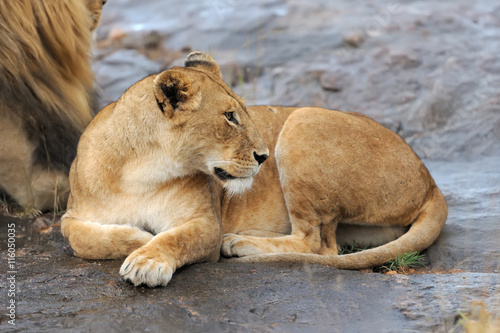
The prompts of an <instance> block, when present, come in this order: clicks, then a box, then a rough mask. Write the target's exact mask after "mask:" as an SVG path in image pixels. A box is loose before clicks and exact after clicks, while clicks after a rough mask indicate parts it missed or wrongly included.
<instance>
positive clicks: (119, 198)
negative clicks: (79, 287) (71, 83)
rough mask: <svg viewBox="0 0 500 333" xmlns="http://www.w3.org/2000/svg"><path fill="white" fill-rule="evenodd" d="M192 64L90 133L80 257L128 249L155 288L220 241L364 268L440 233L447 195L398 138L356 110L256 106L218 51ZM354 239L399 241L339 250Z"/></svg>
mask: <svg viewBox="0 0 500 333" xmlns="http://www.w3.org/2000/svg"><path fill="white" fill-rule="evenodd" d="M186 64H187V65H188V66H189V67H187V68H173V69H171V70H168V71H165V72H163V73H160V74H158V75H153V76H150V77H148V78H145V79H144V80H142V81H140V82H138V83H136V84H135V85H133V86H132V87H131V88H130V89H129V90H127V92H126V93H125V94H124V95H123V96H122V97H121V98H120V100H118V101H117V102H116V103H113V104H111V105H109V106H108V107H106V108H105V109H103V110H102V111H101V112H100V113H99V114H98V115H97V117H96V118H95V119H94V120H93V121H92V123H91V124H90V125H89V127H88V128H87V130H86V131H85V133H84V134H83V136H82V139H81V142H80V144H79V148H78V155H77V158H76V160H75V162H74V163H73V165H72V169H71V173H70V184H71V197H70V201H69V206H68V212H67V213H66V214H65V215H64V216H63V220H62V232H63V234H64V236H65V237H67V238H68V240H69V242H70V244H71V246H72V248H73V250H74V251H75V254H76V255H79V256H81V257H84V258H92V259H96V258H119V257H123V256H127V255H128V257H127V259H126V260H125V262H124V263H123V265H122V268H121V271H120V272H121V274H122V275H123V276H124V278H126V279H129V280H131V281H132V282H133V283H134V284H136V285H138V284H143V283H144V284H147V285H149V286H156V285H165V284H167V283H168V281H169V280H170V279H171V276H172V273H173V272H174V271H175V270H176V269H177V268H179V267H180V266H182V265H185V264H189V263H193V262H200V261H207V260H217V259H218V257H219V255H218V254H219V249H220V246H221V243H222V250H221V251H222V254H223V255H225V256H239V257H243V258H240V259H235V260H240V261H247V262H258V261H263V262H272V261H296V262H306V263H320V264H325V265H330V266H335V267H339V268H347V269H358V268H365V267H371V266H375V265H379V264H382V263H384V262H385V261H387V260H389V259H392V258H395V257H396V256H397V255H398V254H401V253H404V252H410V251H420V250H423V249H425V248H426V247H428V246H429V245H430V244H432V242H434V240H435V239H436V238H437V237H438V235H439V233H440V231H441V229H442V227H443V225H444V223H445V221H446V216H447V206H446V202H445V200H444V198H443V196H442V194H441V192H440V191H439V189H438V188H437V187H436V185H435V183H434V181H433V179H432V177H431V176H430V174H429V172H428V171H427V169H426V168H425V166H424V165H423V163H422V161H421V160H420V159H419V158H418V156H417V155H416V154H415V153H414V152H413V150H412V149H411V148H410V147H409V146H408V145H407V144H406V143H405V142H404V141H403V140H402V139H401V138H400V137H399V136H397V135H396V134H394V133H393V132H391V131H390V130H388V129H386V128H384V127H383V126H381V125H380V124H378V123H376V122H375V121H373V120H372V119H370V118H368V117H366V116H364V115H361V114H357V113H348V112H339V111H332V110H326V109H320V108H301V109H298V108H285V107H271V106H258V107H249V108H246V107H245V105H244V102H243V101H242V100H241V98H240V97H238V96H237V95H235V94H234V93H233V92H232V91H231V90H230V89H229V88H228V87H227V85H226V84H225V83H224V82H223V81H222V80H221V75H220V70H219V67H218V65H217V64H216V63H215V62H214V61H213V59H212V58H211V57H209V56H208V55H205V54H202V53H200V52H195V53H193V54H192V55H190V56H188V59H187V61H186ZM259 133H260V134H259ZM264 142H265V144H264ZM266 146H267V147H266ZM268 155H269V156H268ZM265 157H268V160H267V161H266V162H264V163H263V164H262V166H260V165H259V164H260V163H262V161H263V160H264V159H265ZM259 169H260V172H259V173H257V172H258V171H259ZM252 182H253V185H252V187H251V189H247V190H246V191H244V190H245V189H246V188H247V187H249V186H250V184H252ZM408 228H409V231H408V232H406V231H407V230H408ZM405 232H406V233H405ZM222 234H226V235H225V236H224V239H223V240H222ZM401 235H402V236H401ZM341 236H343V237H344V239H341ZM400 236H401V237H400ZM353 237H354V238H355V239H356V241H358V240H359V241H360V242H361V243H360V242H357V243H356V244H360V245H363V243H364V244H366V245H380V244H382V243H385V242H387V241H391V240H394V239H396V238H397V239H396V240H395V241H392V242H389V243H388V244H385V245H382V246H380V247H377V248H375V249H372V250H368V251H364V252H361V253H358V254H352V255H347V256H338V255H337V244H338V243H343V242H347V243H352V238H353ZM398 237H399V238H398Z"/></svg>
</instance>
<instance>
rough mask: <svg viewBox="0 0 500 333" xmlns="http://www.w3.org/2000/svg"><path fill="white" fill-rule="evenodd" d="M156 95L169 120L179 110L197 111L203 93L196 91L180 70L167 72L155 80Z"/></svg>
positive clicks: (159, 105)
mask: <svg viewBox="0 0 500 333" xmlns="http://www.w3.org/2000/svg"><path fill="white" fill-rule="evenodd" d="M153 89H154V94H155V98H156V102H157V103H158V107H159V108H160V110H161V111H162V112H163V113H164V114H165V115H166V116H167V117H169V118H172V117H173V116H174V113H175V111H177V110H196V109H197V108H198V106H199V104H200V100H201V92H200V91H199V90H195V89H194V88H193V86H192V85H191V80H190V79H189V78H188V77H187V75H186V74H184V73H182V72H181V71H179V70H175V69H173V70H167V71H164V72H162V73H160V74H158V75H157V76H156V78H155V79H154V87H153Z"/></svg>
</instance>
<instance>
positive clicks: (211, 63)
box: [184, 51, 222, 79]
mask: <svg viewBox="0 0 500 333" xmlns="http://www.w3.org/2000/svg"><path fill="white" fill-rule="evenodd" d="M184 66H185V67H195V68H199V69H203V70H206V71H208V72H211V73H213V74H215V75H217V76H218V77H220V78H221V79H222V73H221V72H220V68H219V65H217V63H216V62H215V60H214V59H213V58H212V57H211V56H209V55H208V54H206V53H203V52H200V51H194V52H191V53H190V54H188V56H187V58H186V62H185V63H184Z"/></svg>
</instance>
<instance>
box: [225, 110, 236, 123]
mask: <svg viewBox="0 0 500 333" xmlns="http://www.w3.org/2000/svg"><path fill="white" fill-rule="evenodd" d="M224 115H225V116H226V119H227V120H229V121H230V122H232V123H235V124H236V125H238V124H239V123H238V120H236V118H235V117H234V112H232V111H231V112H226V113H224Z"/></svg>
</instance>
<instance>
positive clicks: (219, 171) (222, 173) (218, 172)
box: [214, 167, 236, 180]
mask: <svg viewBox="0 0 500 333" xmlns="http://www.w3.org/2000/svg"><path fill="white" fill-rule="evenodd" d="M214 172H215V174H216V175H217V177H219V179H221V180H229V179H235V178H236V177H235V176H233V175H231V174H229V173H227V172H226V171H225V170H223V169H221V168H217V167H215V168H214Z"/></svg>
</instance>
